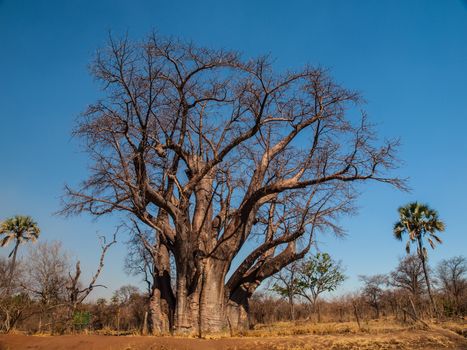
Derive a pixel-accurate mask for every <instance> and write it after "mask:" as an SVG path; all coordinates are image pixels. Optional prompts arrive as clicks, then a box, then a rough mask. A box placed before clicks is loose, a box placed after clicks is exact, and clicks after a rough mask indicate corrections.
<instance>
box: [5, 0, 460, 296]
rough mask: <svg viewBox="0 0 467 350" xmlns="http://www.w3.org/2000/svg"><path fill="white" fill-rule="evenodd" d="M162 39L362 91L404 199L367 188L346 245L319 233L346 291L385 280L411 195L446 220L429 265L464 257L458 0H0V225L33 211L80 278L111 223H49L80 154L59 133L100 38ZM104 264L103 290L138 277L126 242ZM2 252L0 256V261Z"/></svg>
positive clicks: (80, 164) (80, 101)
mask: <svg viewBox="0 0 467 350" xmlns="http://www.w3.org/2000/svg"><path fill="white" fill-rule="evenodd" d="M153 29H156V30H157V31H158V32H159V33H161V34H163V35H170V36H176V37H180V38H182V39H187V40H193V41H194V42H196V43H199V44H201V45H205V46H210V47H214V48H229V49H236V50H239V51H241V52H243V54H244V56H245V57H251V56H256V55H262V54H266V53H269V54H271V56H272V57H274V58H276V66H277V67H278V68H279V69H281V68H294V67H299V66H301V65H304V64H307V63H310V64H313V65H320V66H324V67H328V68H329V69H330V71H331V74H332V76H333V77H334V78H335V79H336V80H337V81H339V82H340V83H342V84H343V85H344V86H346V87H348V88H351V89H356V90H359V91H361V93H362V94H363V96H364V97H365V99H366V101H367V105H366V106H365V109H366V110H367V112H368V114H369V116H370V118H371V120H372V121H374V122H376V123H377V124H378V130H379V134H380V135H381V136H382V137H383V138H384V137H387V138H391V137H400V139H401V141H402V147H401V151H400V157H401V159H403V161H404V165H403V167H402V168H401V169H399V170H398V171H397V174H398V175H400V176H401V177H409V178H410V180H409V181H410V182H409V185H410V187H411V188H412V191H411V192H410V193H401V192H397V191H396V190H394V189H393V188H390V187H388V186H384V185H381V184H372V185H370V186H366V187H365V189H364V192H363V193H362V196H361V197H360V199H359V201H358V205H359V207H360V211H359V214H358V215H357V216H354V217H351V218H348V219H345V221H343V225H344V227H345V228H346V229H347V233H348V235H347V237H346V238H345V239H335V238H334V237H332V236H321V237H319V241H320V244H319V247H320V248H321V249H322V250H324V251H328V252H329V253H330V254H331V255H332V256H333V257H335V258H336V259H341V260H342V261H343V264H344V265H345V266H346V267H347V275H348V276H349V277H350V278H349V279H348V281H347V282H346V283H345V286H344V288H343V289H342V290H343V291H348V290H352V289H354V288H357V287H358V278H357V276H358V275H359V274H374V273H385V272H388V271H390V270H391V269H393V268H394V267H395V266H396V264H397V258H398V257H399V256H402V255H403V254H404V244H402V243H400V242H398V241H396V240H394V239H393V237H392V225H393V223H394V222H395V221H396V219H397V212H396V209H397V207H398V206H400V205H402V204H405V203H407V202H409V201H413V200H418V201H422V202H427V203H429V204H430V205H431V206H432V207H434V208H435V209H437V210H438V211H439V213H440V216H441V218H442V219H443V220H444V221H445V222H446V224H447V229H446V232H445V233H443V234H442V236H443V238H444V244H442V245H441V246H439V247H437V248H436V250H435V251H433V252H431V251H430V252H429V254H430V262H431V263H432V264H436V263H437V262H438V261H439V260H441V259H443V258H447V257H451V256H454V255H460V254H463V255H467V229H466V225H465V223H464V221H463V220H464V215H466V212H467V205H466V198H467V185H466V179H467V178H466V173H467V138H466V136H465V134H466V131H467V2H465V1H461V0H444V1H440V0H420V1H415V0H413V1H406V0H399V1H396V0H387V1H384V0H379V1H372V0H367V1H364V0H359V1H357V0H355V1H350V0H340V1H338V0H320V1H317V0H314V1H311V0H308V1H307V0H303V1H276V0H268V1H266V0H264V1H260V0H257V1H252V0H249V1H247V0H241V1H239V0H237V1H219V0H217V1H214V0H209V1H208V0H206V1H197V2H195V1H188V0H186V1H185V0H184V1H182V0H178V1H160V0H153V1H116V0H112V1H110V0H108V1H85V0H82V1H79V0H75V1H62V0H57V1H53V0H49V1H45V0H44V1H40V0H30V1H22V0H0V220H1V219H3V218H6V217H8V216H11V215H14V214H27V215H31V216H33V217H34V218H35V219H36V220H37V221H38V223H39V225H40V227H41V228H42V236H41V238H40V239H41V240H55V239H58V240H61V241H63V243H64V246H65V247H66V248H67V249H68V250H69V251H71V252H72V253H73V254H74V256H75V257H76V258H79V259H80V260H81V261H82V264H83V267H84V269H85V270H86V271H87V272H88V273H89V270H90V269H91V268H92V267H93V266H95V265H96V264H97V260H98V257H99V248H98V246H97V245H96V242H97V240H96V232H99V233H101V234H102V233H108V234H110V233H111V232H112V230H113V228H112V225H113V221H114V220H113V219H112V218H104V219H101V220H99V221H93V220H91V219H90V218H89V217H86V216H81V217H76V218H72V219H65V218H63V217H57V216H53V212H55V211H57V210H58V209H60V200H59V197H60V196H61V194H62V193H63V191H62V189H63V186H64V184H65V183H68V184H71V185H73V184H77V183H78V182H79V181H80V180H82V179H84V178H85V177H86V174H87V170H86V164H87V158H86V155H85V154H83V153H81V152H80V148H79V140H75V139H72V138H71V136H70V135H71V130H72V127H73V123H74V120H75V118H76V116H77V115H78V114H79V113H80V112H82V111H83V110H84V109H85V107H86V105H87V104H89V103H91V102H93V101H94V100H95V99H96V98H97V96H98V94H99V90H98V86H97V84H96V82H95V81H93V79H92V78H91V76H90V75H89V73H88V65H89V62H90V60H91V58H92V56H93V53H94V52H95V50H96V49H97V48H99V47H101V46H103V45H104V44H105V42H106V39H107V37H108V32H109V30H111V31H112V32H113V33H115V34H121V33H124V32H126V31H127V32H128V33H129V36H130V37H132V38H136V39H138V38H141V37H143V36H144V35H146V34H147V33H148V32H150V31H151V30H153ZM119 240H120V243H119V245H118V247H116V248H113V249H112V250H111V252H110V253H109V255H108V257H107V264H106V267H105V271H104V273H103V275H102V279H101V282H102V283H104V284H107V285H108V287H109V289H108V290H107V291H100V292H99V293H100V294H101V295H110V293H111V292H112V290H114V289H116V288H118V287H119V286H121V285H123V284H127V283H136V282H137V280H136V279H134V278H130V277H128V276H126V275H125V274H124V272H123V260H124V256H125V253H126V248H125V246H124V244H123V242H124V241H125V240H126V237H124V236H121V237H119ZM5 253H6V250H4V251H3V254H5Z"/></svg>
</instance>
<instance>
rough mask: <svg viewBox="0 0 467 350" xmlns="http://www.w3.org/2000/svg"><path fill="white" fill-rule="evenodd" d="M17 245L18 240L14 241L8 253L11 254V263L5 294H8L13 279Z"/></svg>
mask: <svg viewBox="0 0 467 350" xmlns="http://www.w3.org/2000/svg"><path fill="white" fill-rule="evenodd" d="M18 247H19V240H17V241H16V244H15V247H14V248H13V250H12V251H11V253H10V255H13V257H12V259H11V265H10V272H9V279H8V287H7V293H6V294H7V296H8V295H10V290H11V281H12V280H13V273H14V271H15V265H16V254H17V253H18Z"/></svg>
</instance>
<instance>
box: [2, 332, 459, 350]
mask: <svg viewBox="0 0 467 350" xmlns="http://www.w3.org/2000/svg"><path fill="white" fill-rule="evenodd" d="M23 349H24V350H26V349H27V350H45V349H47V350H59V349H60V350H61V349H72V350H243V349H245V350H261V349H276V350H285V349H294V350H295V349H297V350H298V349H307V350H312V349H313V350H321V349H323V350H324V349H335V350H339V349H342V350H344V349H345V350H350V349H367V350H371V349H425V350H426V349H430V350H434V349H458V350H461V349H463V350H465V349H467V340H466V339H464V338H462V337H460V336H457V335H456V334H454V333H452V332H448V331H446V332H443V331H436V332H433V331H430V332H427V331H403V332H397V333H392V334H382V335H369V334H366V335H365V334H359V335H305V336H294V337H275V338H270V337H267V338H252V337H244V338H223V339H210V340H204V339H191V338H176V337H138V336H135V337H131V336H128V337H125V336H122V337H116V336H100V335H66V336H25V335H0V350H23Z"/></svg>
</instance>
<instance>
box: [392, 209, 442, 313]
mask: <svg viewBox="0 0 467 350" xmlns="http://www.w3.org/2000/svg"><path fill="white" fill-rule="evenodd" d="M444 227H445V225H444V223H443V222H442V221H441V220H440V219H439V217H438V212H437V211H436V210H434V209H431V208H430V207H429V206H428V205H426V204H420V203H418V202H413V203H409V204H407V205H406V206H404V207H400V208H399V221H398V222H396V224H395V225H394V236H395V237H396V238H397V239H398V240H402V236H403V235H404V234H407V235H408V237H409V239H408V241H407V245H406V251H407V254H409V253H410V245H411V243H415V244H417V253H418V256H419V258H420V260H421V262H422V267H423V273H424V275H425V282H426V286H427V291H428V296H429V298H430V302H431V306H432V308H433V310H434V311H435V312H436V305H435V302H434V299H433V296H432V294H431V286H430V280H429V277H428V271H427V266H426V260H427V258H428V253H427V250H426V248H425V247H424V239H425V238H426V239H427V240H428V243H429V244H430V246H431V248H432V249H434V248H435V242H438V243H442V240H441V239H440V238H439V237H438V236H437V235H436V233H437V232H438V231H440V232H441V231H444Z"/></svg>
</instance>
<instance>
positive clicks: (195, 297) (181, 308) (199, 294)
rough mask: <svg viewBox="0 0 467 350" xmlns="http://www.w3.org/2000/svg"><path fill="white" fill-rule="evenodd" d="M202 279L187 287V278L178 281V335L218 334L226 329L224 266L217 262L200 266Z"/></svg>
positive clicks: (207, 260) (206, 262)
mask: <svg viewBox="0 0 467 350" xmlns="http://www.w3.org/2000/svg"><path fill="white" fill-rule="evenodd" d="M199 269H200V271H198V273H199V276H198V277H197V279H196V281H195V283H196V284H195V285H194V286H189V285H187V283H186V278H185V276H180V277H179V278H178V281H177V297H176V299H177V301H176V312H175V332H176V333H178V334H196V335H198V336H203V335H204V334H206V333H210V332H218V331H221V330H222V329H224V328H225V327H226V326H227V323H226V317H225V309H226V308H225V292H224V276H225V268H224V266H223V264H221V263H219V262H218V261H216V260H215V259H212V258H208V259H203V260H202V261H201V262H200V267H199Z"/></svg>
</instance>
